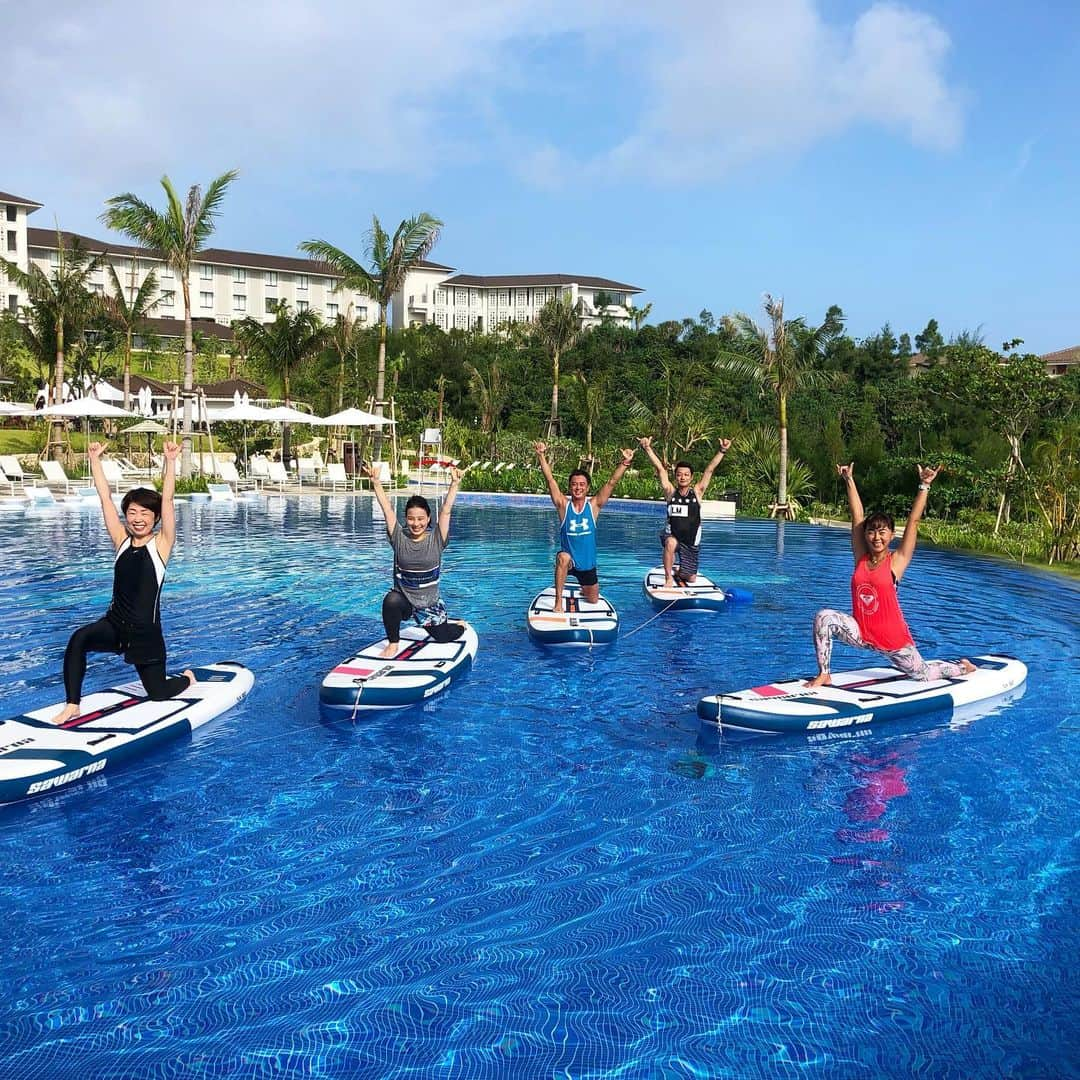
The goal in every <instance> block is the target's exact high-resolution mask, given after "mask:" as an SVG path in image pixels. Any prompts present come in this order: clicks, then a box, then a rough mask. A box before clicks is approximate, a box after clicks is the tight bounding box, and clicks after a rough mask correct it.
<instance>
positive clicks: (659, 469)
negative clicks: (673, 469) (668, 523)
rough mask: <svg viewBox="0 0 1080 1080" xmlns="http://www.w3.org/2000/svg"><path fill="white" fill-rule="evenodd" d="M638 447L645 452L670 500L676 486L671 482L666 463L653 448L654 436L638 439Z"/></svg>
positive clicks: (666, 496)
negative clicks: (665, 466)
mask: <svg viewBox="0 0 1080 1080" xmlns="http://www.w3.org/2000/svg"><path fill="white" fill-rule="evenodd" d="M638 446H640V447H641V449H642V450H644V451H645V454H646V456H647V457H648V459H649V460H650V461H651V462H652V464H653V468H654V469H655V470H656V478H657V479H658V480H659V481H660V487H661V488H663V491H664V497H665V498H668V497H669V496H670V495H671V493H672V492H673V491H674V490H675V485H674V484H673V483H672V482H671V477H670V476H668V471H667V469H665V468H664V463H663V462H662V461H661V460H660V459H659V458H658V457H657V456H656V451H655V450H654V449H653V448H652V436H651V435H642V436H641V438H640V439H638Z"/></svg>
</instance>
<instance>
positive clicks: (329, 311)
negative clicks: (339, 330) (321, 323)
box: [326, 304, 338, 319]
mask: <svg viewBox="0 0 1080 1080" xmlns="http://www.w3.org/2000/svg"><path fill="white" fill-rule="evenodd" d="M326 317H327V318H328V319H336V318H337V317H338V306H337V304H327V305H326Z"/></svg>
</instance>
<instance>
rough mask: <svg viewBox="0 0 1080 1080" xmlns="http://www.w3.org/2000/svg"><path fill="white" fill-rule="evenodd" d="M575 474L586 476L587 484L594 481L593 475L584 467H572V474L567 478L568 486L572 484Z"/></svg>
mask: <svg viewBox="0 0 1080 1080" xmlns="http://www.w3.org/2000/svg"><path fill="white" fill-rule="evenodd" d="M575 476H584V477H585V483H586V484H591V483H592V477H591V476H590V475H589V474H588V473H587V472H586V471H585V470H584V469H572V470H571V472H570V475H569V476H568V477H567V478H566V484H567V487H569V486H570V481H571V480H573V479H574V477H575Z"/></svg>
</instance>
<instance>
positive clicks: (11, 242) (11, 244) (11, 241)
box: [7, 229, 15, 251]
mask: <svg viewBox="0 0 1080 1080" xmlns="http://www.w3.org/2000/svg"><path fill="white" fill-rule="evenodd" d="M7 249H8V251H14V250H15V230H14V229H8V234H7Z"/></svg>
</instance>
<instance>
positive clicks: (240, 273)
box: [232, 266, 247, 284]
mask: <svg viewBox="0 0 1080 1080" xmlns="http://www.w3.org/2000/svg"><path fill="white" fill-rule="evenodd" d="M232 279H233V281H235V282H236V283H237V284H240V283H242V282H245V281H247V271H246V270H245V269H244V268H243V267H242V266H236V267H233V272H232Z"/></svg>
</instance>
